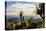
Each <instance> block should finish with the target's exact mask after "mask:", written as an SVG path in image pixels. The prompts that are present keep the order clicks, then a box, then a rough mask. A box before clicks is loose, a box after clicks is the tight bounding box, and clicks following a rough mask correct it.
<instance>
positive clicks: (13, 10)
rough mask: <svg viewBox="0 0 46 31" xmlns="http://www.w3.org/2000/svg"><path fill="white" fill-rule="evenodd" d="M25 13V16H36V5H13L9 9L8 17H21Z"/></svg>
mask: <svg viewBox="0 0 46 31" xmlns="http://www.w3.org/2000/svg"><path fill="white" fill-rule="evenodd" d="M20 11H23V15H32V16H34V15H36V5H34V4H13V5H11V6H10V8H9V9H7V15H19V13H20Z"/></svg>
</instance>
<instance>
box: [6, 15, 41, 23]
mask: <svg viewBox="0 0 46 31" xmlns="http://www.w3.org/2000/svg"><path fill="white" fill-rule="evenodd" d="M28 18H33V19H34V21H33V22H37V21H40V20H42V18H41V17H40V16H24V19H25V20H26V19H28ZM6 19H9V20H12V21H14V22H15V21H16V22H17V21H20V16H13V15H12V16H11V15H8V16H6Z"/></svg>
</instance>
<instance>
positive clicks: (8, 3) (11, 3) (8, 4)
mask: <svg viewBox="0 0 46 31" xmlns="http://www.w3.org/2000/svg"><path fill="white" fill-rule="evenodd" d="M16 3H22V4H35V2H24V1H7V8H8V7H9V6H11V5H13V4H16Z"/></svg>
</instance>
